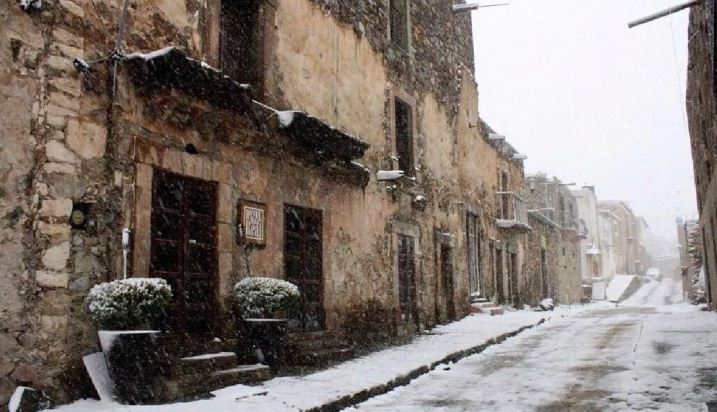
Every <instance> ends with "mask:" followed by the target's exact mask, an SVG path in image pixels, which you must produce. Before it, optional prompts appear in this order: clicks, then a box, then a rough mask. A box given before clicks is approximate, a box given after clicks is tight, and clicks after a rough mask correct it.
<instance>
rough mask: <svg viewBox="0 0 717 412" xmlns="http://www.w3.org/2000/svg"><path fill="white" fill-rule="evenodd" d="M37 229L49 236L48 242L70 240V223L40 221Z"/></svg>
mask: <svg viewBox="0 0 717 412" xmlns="http://www.w3.org/2000/svg"><path fill="white" fill-rule="evenodd" d="M37 229H38V231H39V232H40V233H41V234H43V235H45V236H47V237H49V238H50V242H53V243H57V242H64V241H67V240H70V225H67V224H62V223H57V224H55V223H45V222H40V223H39V224H38V226H37Z"/></svg>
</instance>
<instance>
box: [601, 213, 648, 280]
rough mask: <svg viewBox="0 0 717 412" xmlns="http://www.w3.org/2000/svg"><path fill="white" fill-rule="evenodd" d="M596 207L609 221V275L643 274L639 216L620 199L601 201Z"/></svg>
mask: <svg viewBox="0 0 717 412" xmlns="http://www.w3.org/2000/svg"><path fill="white" fill-rule="evenodd" d="M598 207H599V210H600V211H601V213H602V214H603V215H604V216H605V217H606V218H607V219H608V220H609V221H610V223H611V225H610V227H611V232H612V233H611V234H612V248H613V250H612V252H613V253H612V256H611V258H612V268H611V270H613V272H612V273H610V274H609V276H610V277H612V276H614V275H616V274H617V275H637V274H644V267H643V263H642V260H643V259H644V255H643V248H642V239H641V236H640V233H641V223H640V219H641V218H639V217H637V216H635V214H634V213H633V212H632V209H631V208H630V206H629V205H628V204H627V202H624V201H621V200H607V201H601V202H599V203H598Z"/></svg>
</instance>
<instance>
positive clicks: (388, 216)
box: [0, 0, 577, 405]
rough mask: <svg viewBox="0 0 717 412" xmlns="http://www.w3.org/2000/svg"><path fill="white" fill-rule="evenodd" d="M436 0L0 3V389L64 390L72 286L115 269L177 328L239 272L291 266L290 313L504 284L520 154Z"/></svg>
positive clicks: (521, 255)
mask: <svg viewBox="0 0 717 412" xmlns="http://www.w3.org/2000/svg"><path fill="white" fill-rule="evenodd" d="M452 3H453V2H452V1H450V0H441V1H432V2H427V1H425V0H413V1H411V0H393V1H388V0H377V1H370V2H354V1H348V0H346V1H343V0H342V1H325V0H263V1H258V0H256V1H254V0H252V1H249V0H247V1H241V2H238V1H224V0H207V1H195V0H187V1H182V2H180V1H173V0H157V1H153V2H132V3H129V7H128V9H127V15H126V18H122V17H120V16H122V14H121V2H91V1H89V0H45V1H42V2H41V1H39V0H29V1H26V2H22V3H21V4H16V3H15V2H3V3H2V4H0V96H1V98H0V110H1V111H2V113H3V114H4V119H5V121H3V122H0V136H1V137H0V139H1V140H0V217H1V218H2V223H1V225H0V237H1V239H2V244H3V247H2V248H0V267H2V268H3V270H2V271H0V285H1V286H0V325H2V327H1V328H0V405H3V404H4V403H6V402H7V400H8V398H9V395H10V393H11V392H12V390H13V389H14V387H15V386H16V385H18V384H25V385H30V386H34V387H37V388H40V389H43V390H47V391H48V392H49V393H50V394H51V395H52V396H53V397H55V398H56V399H58V400H60V401H63V400H67V399H71V398H74V397H77V396H79V394H80V391H81V390H82V388H83V386H82V385H81V384H80V383H78V382H77V380H78V379H80V377H81V376H84V372H83V371H82V364H81V356H82V355H84V354H87V353H90V352H94V351H96V350H97V338H96V331H95V329H94V325H93V324H92V322H91V321H90V319H89V317H88V315H87V314H86V312H85V308H84V299H85V297H86V295H87V292H88V290H89V289H90V288H91V287H92V286H93V285H94V284H97V283H99V282H102V281H107V280H112V279H118V278H121V277H122V275H123V273H124V271H125V269H126V270H127V273H128V275H129V276H134V277H147V276H156V277H163V278H166V279H167V280H168V281H169V282H170V284H172V286H173V288H174V291H175V296H176V299H175V302H174V303H175V305H174V310H173V324H174V331H176V332H182V333H185V334H187V335H189V336H194V337H198V338H197V339H200V338H201V337H207V338H209V337H213V336H233V334H234V320H233V319H234V314H233V311H232V302H231V291H232V287H233V285H234V284H235V282H236V281H237V280H239V279H240V278H243V277H247V276H271V277H280V278H285V279H287V280H290V281H292V282H294V283H296V284H297V285H298V286H299V287H300V288H301V290H302V294H303V300H302V302H303V303H302V310H301V314H300V317H299V318H298V319H296V320H295V323H294V328H295V331H296V333H303V332H311V331H322V333H323V334H324V335H327V334H328V335H340V336H355V335H366V334H369V333H370V332H376V333H379V334H386V335H395V334H409V333H413V332H415V331H417V330H422V329H423V328H424V327H427V326H430V325H434V324H436V323H439V322H446V321H449V320H451V319H455V318H458V317H460V316H463V315H464V314H466V313H467V310H468V300H469V295H471V294H472V295H474V296H478V295H482V296H487V297H489V298H492V299H496V300H498V301H502V302H511V303H514V304H517V303H518V302H519V300H520V299H519V298H518V297H517V292H516V291H517V290H519V288H520V287H521V286H520V284H519V282H520V279H521V278H522V277H523V273H524V271H523V267H524V266H525V265H526V250H525V249H526V246H525V237H526V234H525V233H526V231H527V229H528V225H527V212H526V209H525V207H524V206H523V204H522V201H521V199H520V197H519V195H518V194H517V193H518V192H519V191H520V188H522V187H523V179H524V177H523V166H522V161H521V157H520V156H517V153H516V152H515V150H514V149H513V148H512V147H510V145H508V144H507V143H505V142H504V141H501V139H495V138H493V137H494V136H492V135H494V134H495V133H494V132H493V131H491V130H489V129H488V128H486V127H485V124H484V123H483V122H482V121H481V120H480V118H479V111H478V91H477V86H476V83H475V80H474V78H473V75H472V72H473V67H474V62H473V43H472V39H471V21H470V17H469V15H468V14H456V13H454V12H453V11H452ZM21 5H22V7H21ZM238 5H241V7H240V6H238ZM396 170H401V171H403V176H402V177H397V176H398V175H399V173H397V172H394V171H396ZM567 216H568V214H567V212H566V214H565V215H562V216H561V217H565V219H567ZM570 216H573V215H570ZM573 217H574V216H573ZM571 219H572V218H571ZM558 221H559V222H560V224H561V225H567V224H568V221H567V220H558ZM569 223H570V224H571V225H574V224H575V222H574V221H572V220H570V222H569ZM125 228H127V229H129V230H130V231H131V235H132V236H131V242H130V248H129V255H128V259H127V265H125V264H124V260H123V252H122V244H121V238H122V235H121V233H122V230H123V229H125ZM565 253H566V254H564V256H563V261H562V262H563V265H564V267H565V268H566V269H567V268H568V266H571V267H572V265H574V264H573V263H569V262H573V261H577V259H574V258H575V257H574V256H572V254H571V253H572V252H571V251H566V252H565ZM571 256H572V257H571ZM575 265H576V263H575ZM566 299H568V298H566ZM367 319H368V320H370V321H366V322H364V323H362V322H361V320H367ZM324 335H322V336H324ZM309 336H312V335H309Z"/></svg>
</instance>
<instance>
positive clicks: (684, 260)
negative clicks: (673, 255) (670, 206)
mask: <svg viewBox="0 0 717 412" xmlns="http://www.w3.org/2000/svg"><path fill="white" fill-rule="evenodd" d="M677 239H678V241H679V253H680V275H681V279H682V293H683V295H684V297H685V299H688V300H690V301H691V302H695V303H701V302H703V301H704V300H705V287H704V286H705V272H704V249H703V247H702V230H701V228H700V222H699V220H697V219H687V220H683V219H681V218H680V219H678V220H677Z"/></svg>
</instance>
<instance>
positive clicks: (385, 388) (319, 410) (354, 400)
mask: <svg viewBox="0 0 717 412" xmlns="http://www.w3.org/2000/svg"><path fill="white" fill-rule="evenodd" d="M543 323H545V319H541V320H540V321H539V322H538V323H534V324H532V325H527V326H523V327H521V328H518V329H516V330H514V331H512V332H508V333H504V334H502V335H499V336H496V337H494V338H490V339H488V340H487V341H485V342H483V343H481V344H480V345H476V346H472V347H470V348H468V349H463V350H459V351H456V352H453V353H451V354H448V355H447V356H445V357H443V358H442V359H440V360H437V361H435V362H432V363H431V364H430V365H425V366H421V367H419V368H416V369H414V370H412V371H410V372H408V373H406V374H404V375H401V376H398V377H396V378H394V379H392V380H390V381H388V382H386V383H383V384H380V385H376V386H373V387H371V388H368V389H364V390H362V391H360V392H356V393H353V394H350V395H345V396H342V397H340V398H338V399H336V400H333V401H331V402H328V403H325V404H323V405H321V406H317V407H315V408H310V409H306V410H305V412H338V411H340V410H342V409H345V408H349V407H351V406H355V405H358V404H359V403H362V402H366V401H367V400H369V399H371V398H374V397H376V396H380V395H384V394H386V393H388V392H391V391H392V390H394V389H396V388H398V387H399V386H406V385H408V384H409V383H411V381H412V380H414V379H416V378H418V377H419V376H422V375H425V374H427V373H428V372H431V371H432V370H434V369H436V368H437V367H438V366H439V365H442V364H444V363H448V362H454V363H455V362H458V361H459V360H461V359H463V358H465V357H468V356H471V355H475V354H477V353H480V352H483V351H484V350H486V349H487V348H489V347H491V346H493V345H497V344H499V343H503V342H504V341H505V340H506V339H508V338H512V337H513V336H516V335H518V334H520V333H522V332H524V331H526V330H528V329H532V328H534V327H536V326H539V325H542V324H543Z"/></svg>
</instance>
